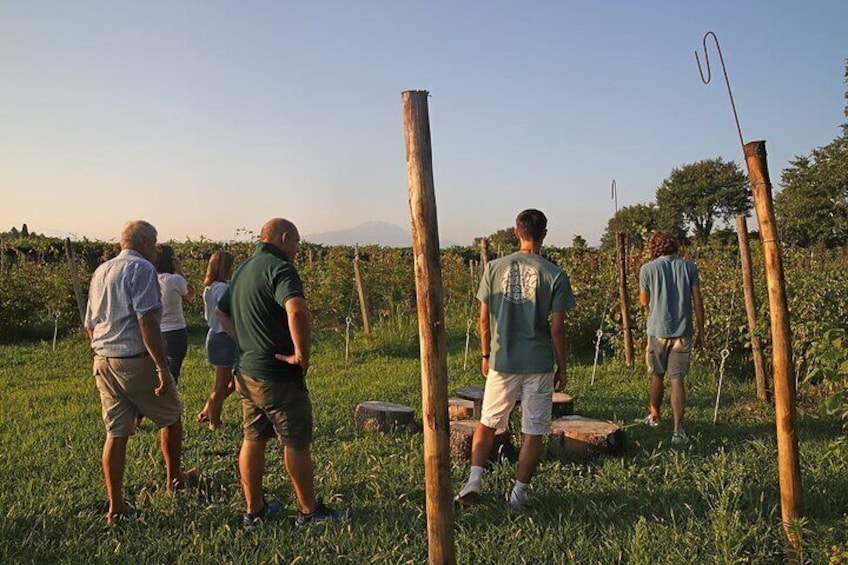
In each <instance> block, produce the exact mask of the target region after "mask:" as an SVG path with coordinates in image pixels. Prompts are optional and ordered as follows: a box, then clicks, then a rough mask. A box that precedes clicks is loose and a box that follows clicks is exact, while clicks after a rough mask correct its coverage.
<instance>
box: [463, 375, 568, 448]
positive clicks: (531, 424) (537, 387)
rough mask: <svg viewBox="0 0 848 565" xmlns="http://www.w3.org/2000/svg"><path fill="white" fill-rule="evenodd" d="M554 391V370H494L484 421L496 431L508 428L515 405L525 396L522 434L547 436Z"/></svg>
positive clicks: (489, 377)
mask: <svg viewBox="0 0 848 565" xmlns="http://www.w3.org/2000/svg"><path fill="white" fill-rule="evenodd" d="M553 394H554V374H553V373H533V374H520V373H501V372H500V371H495V370H493V369H490V370H489V374H488V375H487V376H486V388H485V391H484V392H483V409H482V413H481V414H480V423H481V424H483V425H484V426H486V427H489V428H493V429H495V430H501V429H505V428H506V427H507V424H508V423H509V414H510V412H512V408H513V407H514V406H515V403H516V401H517V400H518V399H521V433H523V434H527V435H533V436H542V435H545V434H547V433H548V432H550V431H551V406H552V404H553Z"/></svg>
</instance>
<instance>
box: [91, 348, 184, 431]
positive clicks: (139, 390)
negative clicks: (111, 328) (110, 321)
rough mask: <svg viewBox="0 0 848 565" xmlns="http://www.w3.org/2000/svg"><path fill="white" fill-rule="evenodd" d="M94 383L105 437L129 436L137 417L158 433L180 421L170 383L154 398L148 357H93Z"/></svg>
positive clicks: (176, 397) (174, 389) (152, 370)
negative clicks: (145, 419)
mask: <svg viewBox="0 0 848 565" xmlns="http://www.w3.org/2000/svg"><path fill="white" fill-rule="evenodd" d="M94 379H95V382H96V383H97V390H98V391H100V406H101V409H102V412H103V423H104V424H105V426H106V435H108V436H109V437H129V436H131V435H132V434H133V433H135V420H136V417H137V416H141V415H143V416H144V417H145V418H148V419H149V420H151V421H152V422H153V423H154V424H156V427H157V428H160V429H161V428H167V427H168V426H172V425H174V424H176V423H177V422H178V421H179V420H180V418H181V417H182V414H183V407H182V404H181V403H180V397H179V394H178V393H177V387H176V385H175V384H174V382H173V379H172V380H171V388H170V389H169V390H168V392H167V393H165V394H163V395H162V396H156V392H155V391H156V388H157V387H158V386H159V375H158V374H157V373H156V365H155V364H154V363H153V359H151V358H150V357H147V356H144V357H131V358H120V357H101V356H100V355H95V356H94Z"/></svg>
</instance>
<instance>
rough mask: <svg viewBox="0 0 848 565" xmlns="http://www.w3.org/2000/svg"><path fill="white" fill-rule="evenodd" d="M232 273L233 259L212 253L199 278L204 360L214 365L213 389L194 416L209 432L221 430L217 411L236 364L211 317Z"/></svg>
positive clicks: (230, 342) (224, 335)
mask: <svg viewBox="0 0 848 565" xmlns="http://www.w3.org/2000/svg"><path fill="white" fill-rule="evenodd" d="M232 274H233V256H232V254H230V253H229V252H227V251H216V252H215V253H214V254H213V255H212V257H210V258H209V266H208V267H207V268H206V278H204V279H203V317H204V318H206V323H207V324H208V325H209V333H208V334H207V335H206V357H207V358H208V359H209V362H210V363H212V364H213V365H215V388H213V389H212V393H211V394H210V395H209V400H207V401H206V406H204V407H203V410H201V411H200V414H198V415H197V420H198V421H199V422H209V429H210V430H217V429H218V428H219V427H221V410H222V408H223V406H224V400H226V398H227V397H228V396H229V395H230V393H232V392H233V389H234V384H233V365H235V361H236V344H235V342H234V341H233V339H232V338H231V337H230V336H229V335H228V334H227V333H226V332H225V331H224V328H223V327H222V326H221V322H219V321H218V318H217V317H216V316H215V309H216V308H217V307H218V301H219V300H220V299H221V296H222V295H223V294H224V291H225V290H227V281H229V280H230V277H231V276H232Z"/></svg>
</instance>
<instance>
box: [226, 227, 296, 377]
mask: <svg viewBox="0 0 848 565" xmlns="http://www.w3.org/2000/svg"><path fill="white" fill-rule="evenodd" d="M297 296H299V297H303V282H302V281H301V280H300V275H298V274H297V269H295V267H294V265H293V264H292V263H291V262H289V261H288V260H287V259H286V258H285V256H284V255H283V253H282V252H281V251H280V250H279V249H277V248H276V247H274V246H273V245H270V244H268V243H258V244H256V251H255V252H254V253H253V255H251V256H250V258H248V259H247V261H245V262H244V263H242V264H241V266H240V267H239V268H238V270H236V272H235V274H234V275H233V277H232V279H231V280H230V285H229V287H228V288H227V290H226V291H225V292H224V295H223V296H222V297H221V300H220V301H219V302H218V308H220V309H221V311H222V312H223V313H224V314H227V315H228V316H230V318H232V320H233V326H234V327H235V332H236V344H237V345H238V354H239V355H238V356H239V359H238V361H237V363H236V366H237V368H238V369H239V372H241V373H242V374H245V375H248V376H250V377H252V378H254V379H257V380H273V381H279V380H287V379H289V378H293V377H302V376H303V371H302V370H301V368H300V367H299V366H298V365H289V364H288V363H285V362H283V361H278V360H277V359H275V358H274V355H275V354H277V353H282V354H284V355H291V354H293V353H294V342H293V341H292V336H291V332H290V331H289V324H288V316H287V315H286V308H285V304H286V301H287V300H288V299H290V298H294V297H297Z"/></svg>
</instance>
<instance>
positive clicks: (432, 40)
mask: <svg viewBox="0 0 848 565" xmlns="http://www.w3.org/2000/svg"><path fill="white" fill-rule="evenodd" d="M709 30H712V31H714V32H715V33H716V34H717V36H718V39H719V42H720V43H721V47H722V52H723V55H724V61H725V64H726V66H727V71H728V74H729V77H730V83H731V87H732V89H733V94H734V98H735V101H736V107H737V110H738V114H739V120H740V122H741V127H742V133H743V135H744V138H745V141H752V140H757V139H765V140H766V142H767V150H768V153H769V157H768V159H769V168H770V171H771V176H772V180H773V182H774V184H775V185H776V186H775V188H776V189H779V180H780V171H781V170H782V169H784V168H785V167H786V166H787V165H788V163H789V162H790V161H791V159H792V158H793V157H794V156H797V155H803V154H808V153H809V152H810V151H811V150H812V149H813V148H815V147H819V146H821V145H825V144H827V143H829V142H830V141H831V140H832V139H834V138H835V137H837V136H838V135H839V133H840V130H839V125H840V124H842V123H843V122H844V118H843V114H842V111H843V107H844V105H845V100H844V99H843V93H844V92H845V89H846V85H845V84H844V83H843V71H844V68H845V59H846V58H848V2H846V1H845V0H821V1H818V0H813V1H810V2H798V1H797V0H793V1H785V0H746V1H744V2H739V1H732V2H730V1H711V2H681V1H680V0H674V1H668V2H654V1H650V0H644V1H640V2H624V1H618V2H613V1H601V0H597V1H574V0H559V1H528V2H515V1H488V2H464V1H460V0H448V1H442V0H431V1H429V2H415V3H414V2H405V1H399V0H385V1H382V0H381V1H368V0H361V1H358V2H350V1H342V0H339V1H335V2H327V1H321V0H310V1H297V2H295V1H283V0H278V1H251V2H242V1H239V2H236V1H233V2H224V1H217V0H203V1H192V0H186V1H183V0H168V1H159V0H147V1H145V2H112V1H85V0H80V1H75V2H53V1H49V2H45V1H42V0H27V1H22V0H18V1H15V0H10V1H7V2H3V3H0V70H2V77H3V79H2V83H0V84H2V86H0V202H2V204H1V205H0V231H5V230H8V229H10V228H11V227H12V226H18V227H19V228H20V226H21V224H23V223H27V225H28V227H29V229H30V231H36V232H39V233H44V232H46V233H48V234H56V235H65V234H66V233H67V234H72V236H75V237H83V236H85V237H88V238H91V239H104V240H109V239H114V238H116V237H117V235H118V233H119V232H120V229H121V226H122V225H123V223H124V222H125V221H126V220H129V219H134V218H143V219H146V220H148V221H150V222H152V223H153V224H154V225H155V226H156V227H157V228H158V230H159V236H160V237H159V239H160V240H161V241H164V240H169V239H176V240H184V239H186V238H191V239H197V238H200V237H206V238H210V239H214V240H229V239H234V238H236V237H237V236H241V237H243V236H244V234H245V233H248V234H249V233H251V232H253V233H258V231H259V228H260V227H261V225H262V224H263V223H264V222H265V221H266V220H267V219H269V218H271V217H275V216H281V217H285V218H288V219H291V220H292V221H294V222H295V223H296V224H297V225H298V227H299V229H300V232H301V234H310V233H320V232H326V231H333V230H338V229H344V228H350V227H353V226H356V225H358V224H361V223H364V222H370V221H381V222H388V223H392V224H396V225H398V226H401V227H403V228H404V229H407V230H409V229H410V216H409V206H408V185H407V169H406V156H405V152H404V140H403V116H402V112H401V93H402V92H403V91H405V90H426V91H429V93H430V98H429V113H430V126H431V134H432V147H433V169H434V181H435V192H436V204H437V210H438V223H439V233H440V237H441V239H442V240H452V241H455V242H460V243H463V244H470V243H471V241H472V239H473V238H474V237H477V236H481V235H487V234H490V233H493V232H494V231H497V230H499V229H502V228H505V227H508V226H511V225H512V224H513V221H514V218H515V215H516V214H517V213H518V212H519V211H521V210H522V209H525V208H539V209H541V210H542V211H544V212H545V213H546V214H547V216H548V220H549V230H548V231H549V234H548V239H547V242H548V243H550V244H553V245H558V246H565V245H569V244H570V243H571V240H572V238H573V237H574V236H575V235H577V234H579V235H581V236H583V237H584V238H585V239H587V240H588V241H589V243H590V244H597V243H598V241H599V240H600V237H601V235H602V234H603V232H604V230H605V228H606V225H607V221H608V220H609V218H610V217H611V216H612V215H613V213H614V212H615V204H614V201H613V200H612V199H611V197H610V185H611V183H612V180H613V179H615V181H616V186H617V194H618V206H619V207H621V206H625V205H631V204H637V203H648V202H651V201H653V199H654V194H655V191H656V188H657V187H658V186H659V185H660V184H661V183H662V181H663V179H665V178H666V177H668V175H669V174H670V173H671V171H672V169H673V168H675V167H679V166H682V165H685V164H687V163H691V162H694V161H698V160H701V159H707V158H713V157H722V158H724V159H726V160H735V161H737V162H738V163H739V164H740V165H742V164H743V160H742V149H741V147H740V144H739V139H738V135H737V132H736V126H735V123H734V120H733V115H732V112H731V108H730V102H729V100H728V97H727V92H726V89H725V85H724V82H723V80H722V75H721V71H720V67H719V65H718V57H717V56H716V53H715V51H714V47H713V46H712V45H711V46H710V48H709V49H710V62H711V63H712V64H713V76H714V80H713V82H712V83H711V84H709V85H707V86H705V85H703V84H702V82H701V80H700V78H699V76H698V69H697V66H696V64H695V58H694V51H695V50H696V49H698V50H699V51H701V52H702V51H703V46H702V38H703V36H704V33H705V32H706V31H709ZM702 58H703V55H702ZM307 239H308V238H307ZM410 244H411V243H410Z"/></svg>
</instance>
